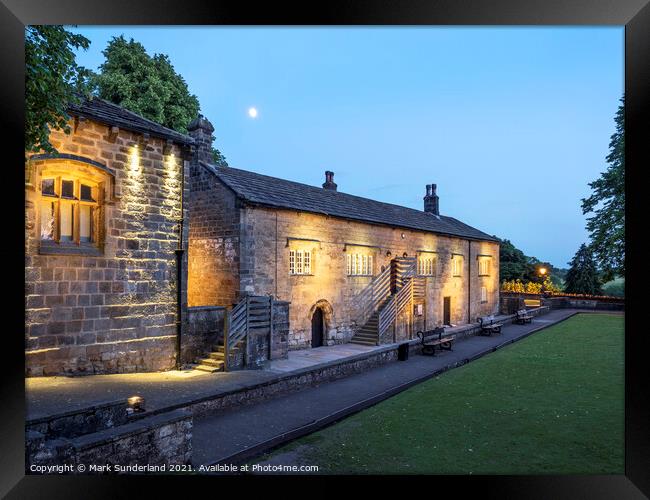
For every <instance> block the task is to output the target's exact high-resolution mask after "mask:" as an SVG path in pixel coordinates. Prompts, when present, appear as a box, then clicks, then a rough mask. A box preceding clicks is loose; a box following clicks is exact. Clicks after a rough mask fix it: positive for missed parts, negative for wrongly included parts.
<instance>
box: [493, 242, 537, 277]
mask: <svg viewBox="0 0 650 500" xmlns="http://www.w3.org/2000/svg"><path fill="white" fill-rule="evenodd" d="M500 242H501V247H500V250H499V262H500V269H499V276H500V277H501V280H502V281H511V280H523V279H526V280H528V279H529V277H530V274H531V272H532V273H534V269H533V268H532V265H531V262H530V259H529V258H528V257H526V255H525V254H524V252H522V251H521V250H519V249H518V248H516V247H515V246H514V245H513V244H512V243H511V242H510V240H500Z"/></svg>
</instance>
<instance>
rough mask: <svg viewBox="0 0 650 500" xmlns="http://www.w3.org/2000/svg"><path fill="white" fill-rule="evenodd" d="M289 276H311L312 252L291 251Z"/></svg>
mask: <svg viewBox="0 0 650 500" xmlns="http://www.w3.org/2000/svg"><path fill="white" fill-rule="evenodd" d="M289 274H311V251H309V250H289Z"/></svg>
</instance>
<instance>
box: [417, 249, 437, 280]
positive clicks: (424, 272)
mask: <svg viewBox="0 0 650 500" xmlns="http://www.w3.org/2000/svg"><path fill="white" fill-rule="evenodd" d="M434 269H435V256H433V255H429V254H426V253H421V254H418V276H433V275H434Z"/></svg>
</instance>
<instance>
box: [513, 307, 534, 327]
mask: <svg viewBox="0 0 650 500" xmlns="http://www.w3.org/2000/svg"><path fill="white" fill-rule="evenodd" d="M532 320H533V316H532V315H531V314H530V313H529V312H528V311H527V310H526V309H519V311H517V319H516V321H517V323H519V324H520V325H524V324H526V323H530V322H531V321H532Z"/></svg>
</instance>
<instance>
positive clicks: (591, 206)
mask: <svg viewBox="0 0 650 500" xmlns="http://www.w3.org/2000/svg"><path fill="white" fill-rule="evenodd" d="M614 121H615V123H616V132H615V133H614V134H613V135H612V136H611V139H610V142H609V155H607V163H609V167H608V168H607V170H606V171H605V172H603V173H601V175H600V177H599V178H598V179H597V180H595V181H594V182H591V183H589V187H590V188H591V189H592V190H593V193H592V194H591V196H589V197H588V198H584V199H582V213H583V214H585V215H586V214H588V213H592V212H593V215H592V216H591V217H588V218H587V231H589V237H590V239H591V248H592V249H593V252H594V257H595V259H596V260H597V262H598V264H599V267H600V268H601V271H602V272H603V277H604V278H605V280H611V279H613V278H614V277H616V276H620V277H625V96H623V97H622V98H621V105H620V106H619V108H618V111H617V112H616V117H615V119H614Z"/></svg>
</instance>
